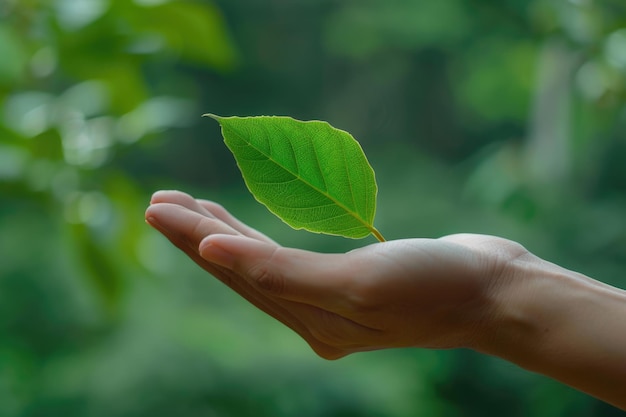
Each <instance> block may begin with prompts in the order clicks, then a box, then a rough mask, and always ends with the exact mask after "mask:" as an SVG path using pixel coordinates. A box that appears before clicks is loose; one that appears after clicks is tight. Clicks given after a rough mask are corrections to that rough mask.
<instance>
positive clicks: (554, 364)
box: [476, 254, 626, 407]
mask: <svg viewBox="0 0 626 417" xmlns="http://www.w3.org/2000/svg"><path fill="white" fill-rule="evenodd" d="M504 271H505V272H504V273H503V274H502V277H500V281H499V282H498V284H497V285H495V286H494V294H493V297H492V307H491V310H490V314H489V319H488V320H487V321H486V325H485V332H484V334H483V335H482V337H481V339H480V340H479V343H478V344H477V346H476V350H478V351H481V352H483V353H488V354H491V355H494V356H498V357H500V358H503V359H505V360H508V361H510V362H513V363H516V364H517V365H519V366H521V367H522V368H525V369H527V370H529V371H533V372H537V373H541V374H543V375H546V376H549V377H552V378H554V379H557V380H559V381H561V382H563V383H565V384H567V385H570V386H572V387H575V388H578V389H579V390H581V391H584V392H587V393H589V394H591V395H594V396H596V397H598V398H600V399H603V400H605V401H607V402H610V403H612V404H615V405H618V406H621V407H623V406H624V403H623V401H624V400H623V399H622V397H623V392H618V391H622V388H620V387H623V386H624V382H625V381H626V365H624V364H625V363H626V353H625V352H626V350H625V348H626V336H625V335H626V324H625V323H626V292H624V291H623V290H619V289H617V288H614V287H611V286H609V285H605V284H603V283H600V282H598V281H595V280H593V279H591V278H589V277H586V276H584V275H582V274H578V273H576V272H573V271H569V270H567V269H564V268H561V267H559V266H557V265H554V264H551V263H549V262H546V261H543V260H541V259H540V258H538V257H536V256H534V255H532V254H528V255H526V256H523V257H519V258H516V259H513V260H511V261H510V262H509V264H508V265H507V267H506V268H505V269H504ZM620 401H621V403H620Z"/></svg>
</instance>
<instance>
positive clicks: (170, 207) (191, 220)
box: [146, 203, 239, 251]
mask: <svg viewBox="0 0 626 417" xmlns="http://www.w3.org/2000/svg"><path fill="white" fill-rule="evenodd" d="M146 220H147V221H148V223H150V224H151V225H152V226H154V227H156V228H157V229H158V230H160V231H161V232H162V233H163V234H165V235H166V236H167V237H168V238H177V239H181V240H182V241H185V242H187V244H188V245H189V246H191V247H193V248H194V250H196V251H197V248H198V245H199V243H200V242H201V241H202V239H204V238H205V237H206V236H208V235H211V234H215V233H219V234H229V235H236V234H239V232H237V231H236V230H235V229H233V228H232V227H230V226H228V225H227V224H225V223H224V222H222V221H220V220H218V219H216V218H214V217H207V216H205V215H202V214H199V213H198V212H196V211H193V210H190V209H188V208H186V207H183V206H180V205H178V204H172V203H157V204H153V205H151V206H150V207H148V209H147V210H146Z"/></svg>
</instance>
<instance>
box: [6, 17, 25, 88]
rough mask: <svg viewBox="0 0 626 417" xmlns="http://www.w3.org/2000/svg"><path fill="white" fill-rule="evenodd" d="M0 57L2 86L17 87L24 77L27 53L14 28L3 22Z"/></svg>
mask: <svg viewBox="0 0 626 417" xmlns="http://www.w3.org/2000/svg"><path fill="white" fill-rule="evenodd" d="M1 12H2V10H0V13H1ZM0 57H1V58H0V86H11V85H15V84H16V83H17V82H18V81H20V80H21V79H22V78H23V76H24V72H25V69H26V63H27V51H26V49H25V47H24V43H23V41H22V40H21V39H20V37H19V36H18V35H17V34H16V33H15V31H14V30H13V29H12V27H11V26H9V25H7V24H5V23H3V22H1V21H0Z"/></svg>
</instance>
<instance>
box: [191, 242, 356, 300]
mask: <svg viewBox="0 0 626 417" xmlns="http://www.w3.org/2000/svg"><path fill="white" fill-rule="evenodd" d="M199 250H200V256H202V257H203V258H204V259H206V260H208V261H209V262H212V263H215V264H217V265H220V266H222V267H225V268H227V269H230V270H233V271H235V272H237V273H238V274H239V275H241V276H243V277H245V278H246V279H247V280H248V281H249V282H250V283H251V285H253V286H254V287H255V288H258V289H259V290H261V291H263V292H264V293H266V294H270V295H272V296H274V297H279V298H281V299H284V300H291V301H296V302H299V303H305V304H309V305H313V306H317V307H320V308H324V309H328V310H331V311H342V310H345V308H347V307H348V306H346V304H347V303H348V302H349V297H348V296H346V294H349V287H350V284H351V281H352V279H351V278H352V274H353V273H354V271H351V270H350V268H349V267H347V266H346V261H345V259H344V258H345V256H346V255H340V254H320V253H315V252H308V251H303V250H298V249H291V248H283V247H280V246H277V245H273V244H270V243H267V242H262V241H259V240H256V239H250V238H247V237H243V236H228V235H212V236H209V237H207V238H206V239H204V240H203V241H202V242H201V243H200V247H199Z"/></svg>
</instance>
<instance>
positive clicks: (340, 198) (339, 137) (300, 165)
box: [205, 114, 384, 241]
mask: <svg viewBox="0 0 626 417" xmlns="http://www.w3.org/2000/svg"><path fill="white" fill-rule="evenodd" d="M205 116H209V117H212V118H213V119H215V120H217V122H218V123H219V124H220V126H221V127H222V135H223V136H224V142H226V145H227V146H228V148H229V149H230V151H231V152H232V153H233V155H234V156H235V159H236V161H237V165H238V166H239V169H240V170H241V173H242V175H243V178H244V181H245V183H246V185H247V186H248V189H249V190H250V192H251V193H252V194H253V195H254V197H255V198H256V199H257V200H258V201H259V202H261V203H262V204H264V205H265V206H266V207H267V208H268V209H269V210H270V211H271V212H272V213H274V214H275V215H277V216H278V217H279V218H281V219H282V220H283V221H284V222H285V223H287V224H288V225H290V226H291V227H293V228H294V229H306V230H308V231H311V232H316V233H326V234H331V235H340V236H345V237H350V238H363V237H366V236H368V235H369V234H373V235H374V236H375V237H376V238H377V239H378V240H380V241H384V238H383V237H382V235H381V234H380V233H379V232H378V230H376V228H375V227H374V225H373V223H374V215H375V212H376V193H377V186H376V180H375V178H374V171H373V169H372V167H371V166H370V164H369V163H368V162H367V158H366V157H365V154H364V153H363V150H362V149H361V146H360V145H359V143H358V142H357V141H356V140H355V139H354V138H353V137H352V136H351V135H350V134H349V133H347V132H345V131H343V130H339V129H335V128H333V127H332V126H331V125H329V124H328V123H326V122H322V121H307V122H303V121H299V120H295V119H292V118H290V117H281V116H258V117H220V116H215V115H213V114H207V115H205Z"/></svg>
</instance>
